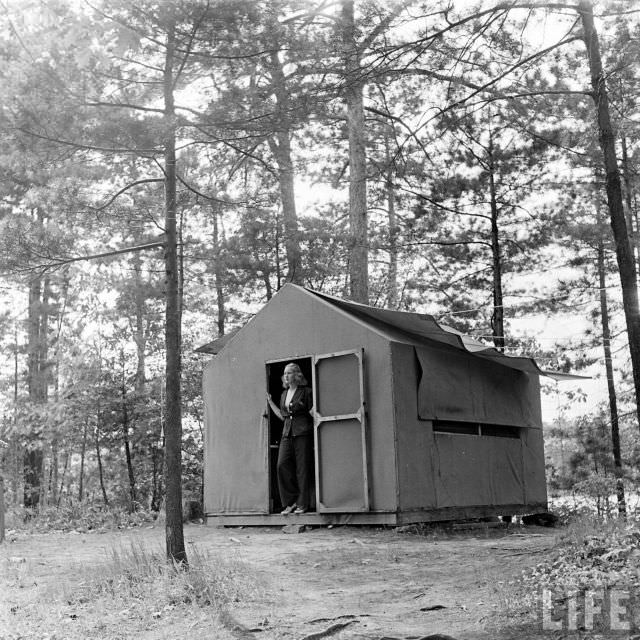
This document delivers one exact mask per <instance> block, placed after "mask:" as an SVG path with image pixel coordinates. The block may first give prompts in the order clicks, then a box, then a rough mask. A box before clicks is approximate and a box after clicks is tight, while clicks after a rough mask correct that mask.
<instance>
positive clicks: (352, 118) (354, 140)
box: [342, 0, 369, 304]
mask: <svg viewBox="0 0 640 640" xmlns="http://www.w3.org/2000/svg"><path fill="white" fill-rule="evenodd" d="M342 46H343V51H344V72H345V73H344V95H345V102H346V109H347V130H348V134H349V226H350V247H349V287H350V297H351V299H352V300H355V301H356V302H362V303H364V304H368V302H369V231H368V212H367V154H366V133H365V118H364V97H363V96H364V79H363V74H362V69H361V66H360V51H359V48H358V43H357V41H356V24H355V17H354V0H342Z"/></svg>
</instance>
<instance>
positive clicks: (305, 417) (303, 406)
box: [280, 387, 313, 438]
mask: <svg viewBox="0 0 640 640" xmlns="http://www.w3.org/2000/svg"><path fill="white" fill-rule="evenodd" d="M286 399H287V389H285V390H284V391H283V392H282V395H281V396H280V413H282V417H283V418H284V428H283V429H282V437H283V438H284V437H285V436H304V435H307V434H310V433H313V418H312V417H311V415H310V414H309V411H310V410H311V407H312V406H313V392H312V391H311V389H310V388H309V387H298V388H297V389H296V390H295V393H294V394H293V398H292V399H291V402H290V403H289V406H287V405H286V404H285V401H286Z"/></svg>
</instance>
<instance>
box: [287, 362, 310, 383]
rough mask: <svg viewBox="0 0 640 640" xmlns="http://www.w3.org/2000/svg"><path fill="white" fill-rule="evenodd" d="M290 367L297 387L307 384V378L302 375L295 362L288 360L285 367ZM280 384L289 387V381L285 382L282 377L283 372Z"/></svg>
mask: <svg viewBox="0 0 640 640" xmlns="http://www.w3.org/2000/svg"><path fill="white" fill-rule="evenodd" d="M287 368H289V369H292V370H293V376H294V377H293V379H294V380H295V383H296V385H297V386H298V387H304V386H306V384H307V379H306V378H305V377H304V376H303V375H302V371H301V369H300V367H299V366H298V365H297V364H296V363H295V362H290V363H289V364H288V365H287V366H286V367H285V369H287ZM282 386H283V387H284V388H285V389H288V388H289V383H288V382H287V380H286V378H285V377H284V373H283V374H282Z"/></svg>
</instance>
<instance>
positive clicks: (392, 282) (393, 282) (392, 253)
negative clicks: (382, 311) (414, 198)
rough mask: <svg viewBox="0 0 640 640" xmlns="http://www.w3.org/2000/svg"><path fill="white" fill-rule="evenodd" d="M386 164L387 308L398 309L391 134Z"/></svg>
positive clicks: (396, 245)
mask: <svg viewBox="0 0 640 640" xmlns="http://www.w3.org/2000/svg"><path fill="white" fill-rule="evenodd" d="M384 147H385V162H386V165H387V171H386V181H385V189H386V192H387V193H386V195H387V225H388V227H389V271H388V274H387V306H388V307H389V309H397V308H398V218H397V215H396V191H395V188H394V182H393V165H392V162H391V151H390V148H389V147H390V144H389V134H388V133H387V134H386V135H385V137H384Z"/></svg>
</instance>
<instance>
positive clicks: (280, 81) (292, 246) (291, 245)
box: [269, 51, 302, 284]
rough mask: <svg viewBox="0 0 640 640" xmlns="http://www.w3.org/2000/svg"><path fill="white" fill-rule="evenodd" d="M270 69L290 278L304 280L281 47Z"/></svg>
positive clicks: (274, 143) (275, 152)
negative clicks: (274, 100) (280, 53)
mask: <svg viewBox="0 0 640 640" xmlns="http://www.w3.org/2000/svg"><path fill="white" fill-rule="evenodd" d="M269 71H270V73H271V81H272V87H273V93H274V95H275V99H276V115H275V118H276V131H275V140H274V139H273V138H271V139H270V140H269V146H270V147H271V152H272V153H273V155H274V158H275V159H276V164H277V165H278V184H279V186H280V199H281V201H282V219H283V223H284V236H285V237H284V245H285V252H286V255H287V280H288V281H289V282H293V283H295V284H301V283H302V271H301V260H300V256H301V252H300V241H299V235H300V230H299V228H298V215H297V212H296V198H295V186H294V182H295V180H294V179H295V171H294V168H293V159H292V155H291V132H292V124H291V104H290V101H289V92H288V91H287V83H286V79H285V76H284V71H283V70H282V62H281V61H280V58H279V54H278V51H273V52H272V53H271V55H270V64H269Z"/></svg>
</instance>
